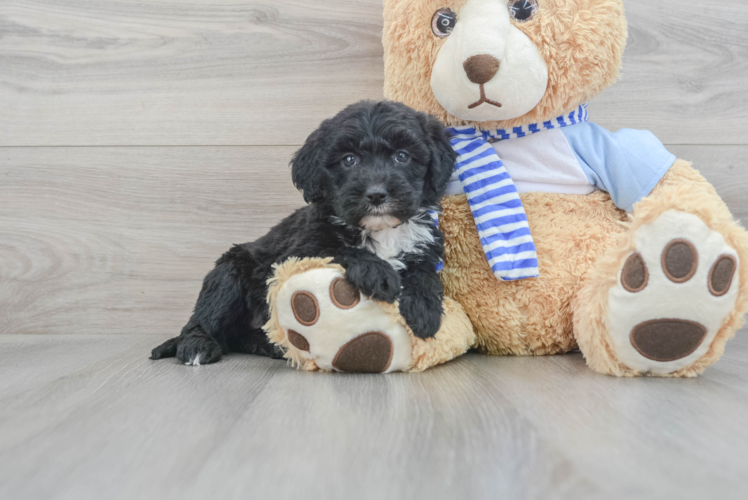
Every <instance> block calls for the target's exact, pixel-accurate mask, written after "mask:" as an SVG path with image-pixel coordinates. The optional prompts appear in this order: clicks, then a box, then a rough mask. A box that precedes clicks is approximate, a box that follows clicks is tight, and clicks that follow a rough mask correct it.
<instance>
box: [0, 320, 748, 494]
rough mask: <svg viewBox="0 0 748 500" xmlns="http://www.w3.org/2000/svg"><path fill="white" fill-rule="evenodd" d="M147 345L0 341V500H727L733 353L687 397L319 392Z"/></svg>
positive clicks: (463, 380) (437, 373) (537, 376)
mask: <svg viewBox="0 0 748 500" xmlns="http://www.w3.org/2000/svg"><path fill="white" fill-rule="evenodd" d="M159 340H161V338H160V337H153V336H146V335H70V336H61V335H46V336H45V335H5V336H0V349H2V352H3V363H2V364H0V464H2V466H1V467H0V498H3V499H14V500H15V499H26V498H39V499H89V498H90V499H107V500H119V499H122V500H128V499H146V498H148V499H151V498H152V499H171V498H174V499H203V498H221V499H224V498H228V499H237V500H238V499H255V498H256V499H272V498H282V499H296V498H314V499H316V498H320V499H330V498H332V499H384V498H398V499H399V498H403V499H413V498H425V499H439V500H441V499H462V498H486V499H527V498H537V499H567V498H568V499H575V500H577V499H599V498H606V499H610V498H626V499H632V498H648V499H663V500H666V499H667V500H669V499H673V498H678V499H705V498H715V499H720V500H724V499H736V500H737V499H745V498H746V495H745V493H746V491H747V490H746V486H747V478H748V460H746V457H747V456H748V454H747V452H748V425H746V422H747V421H748V420H747V419H746V417H748V385H747V384H746V377H748V363H746V359H748V335H743V336H741V337H740V338H738V339H737V340H735V341H733V342H732V344H730V349H729V350H728V352H727V354H726V355H725V357H724V359H722V361H720V363H719V364H717V365H715V366H714V367H713V368H711V369H710V370H709V371H708V372H707V374H706V375H705V376H703V377H702V378H699V379H696V380H657V379H636V380H621V379H615V378H611V377H606V376H603V375H596V374H594V373H592V372H591V371H590V370H589V369H588V368H587V367H586V366H585V364H584V360H583V359H582V357H581V355H579V354H571V355H566V356H554V357H544V358H494V357H488V356H480V355H467V356H465V357H463V358H461V359H459V360H457V361H455V362H453V363H449V364H447V365H445V366H442V367H438V368H435V369H433V370H430V371H427V372H425V373H422V374H418V375H405V374H393V375H386V376H367V375H322V376H320V375H319V374H310V373H304V372H297V371H294V370H291V369H290V368H289V367H288V366H287V365H286V364H285V363H284V362H283V361H273V360H270V359H266V358H258V357H253V356H246V355H232V356H229V357H227V358H226V359H225V360H224V361H222V362H221V363H219V364H216V365H208V366H201V367H198V368H192V367H190V368H187V367H185V366H183V365H181V364H178V363H177V362H176V361H174V360H168V361H164V362H153V361H150V360H147V359H146V358H145V356H144V353H145V352H147V351H148V349H149V348H150V347H152V346H153V345H154V344H155V343H156V342H158V341H159Z"/></svg>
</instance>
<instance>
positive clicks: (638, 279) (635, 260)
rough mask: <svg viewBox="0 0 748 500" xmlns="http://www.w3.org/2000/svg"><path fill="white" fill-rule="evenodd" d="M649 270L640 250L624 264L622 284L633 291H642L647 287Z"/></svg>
mask: <svg viewBox="0 0 748 500" xmlns="http://www.w3.org/2000/svg"><path fill="white" fill-rule="evenodd" d="M648 281H649V271H647V264H645V263H644V259H642V256H641V254H639V253H638V252H637V253H635V254H633V255H631V256H630V257H629V258H628V259H627V260H626V264H624V266H623V272H622V273H621V284H622V285H623V288H625V289H626V290H628V291H629V292H631V293H636V292H641V291H642V290H644V289H645V288H646V287H647V282H648Z"/></svg>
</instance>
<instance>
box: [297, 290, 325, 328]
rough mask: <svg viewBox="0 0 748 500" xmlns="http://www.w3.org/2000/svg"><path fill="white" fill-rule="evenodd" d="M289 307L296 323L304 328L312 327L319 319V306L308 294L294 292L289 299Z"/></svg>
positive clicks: (312, 296)
mask: <svg viewBox="0 0 748 500" xmlns="http://www.w3.org/2000/svg"><path fill="white" fill-rule="evenodd" d="M291 307H292V308H293V314H294V316H296V321H298V322H299V323H301V324H302V325H304V326H312V325H313V324H315V323H316V322H317V320H318V319H319V304H318V303H317V299H316V298H315V297H314V295H312V294H311V293H309V292H305V291H301V292H296V293H295V294H294V295H293V298H292V299H291Z"/></svg>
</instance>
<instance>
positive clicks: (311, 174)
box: [291, 120, 330, 203]
mask: <svg viewBox="0 0 748 500" xmlns="http://www.w3.org/2000/svg"><path fill="white" fill-rule="evenodd" d="M329 124H330V120H325V121H324V122H322V125H320V126H319V128H318V129H317V130H315V131H314V132H312V133H311V135H310V136H309V137H308V138H307V140H306V142H305V143H304V145H303V146H302V147H301V149H299V150H298V151H297V152H296V153H294V155H293V158H292V159H291V180H292V181H293V184H294V186H296V189H298V190H299V191H301V192H302V193H303V194H304V201H306V202H307V203H315V202H319V201H322V200H324V199H325V197H326V193H327V185H328V183H329V181H330V179H329V177H328V175H327V171H326V169H325V162H326V161H327V153H328V150H327V148H328V141H327V136H328V134H327V129H328V128H329Z"/></svg>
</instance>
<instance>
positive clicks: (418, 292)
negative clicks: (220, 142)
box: [151, 101, 455, 364]
mask: <svg viewBox="0 0 748 500" xmlns="http://www.w3.org/2000/svg"><path fill="white" fill-rule="evenodd" d="M454 162H455V153H454V151H453V150H452V147H451V146H450V143H449V138H448V137H447V135H446V134H445V132H444V127H443V125H442V124H441V123H440V122H439V121H438V120H437V119H436V118H434V117H432V116H430V115H426V114H424V113H419V112H416V111H413V110H412V109H410V108H408V107H407V106H404V105H402V104H398V103H394V102H388V101H384V102H371V101H364V102H360V103H357V104H353V105H351V106H349V107H348V108H346V109H345V110H343V111H342V112H340V113H339V114H338V115H337V116H335V117H334V118H331V119H329V120H326V121H324V122H323V123H322V125H321V126H320V127H319V128H318V129H317V130H316V131H314V132H313V133H312V134H311V135H310V136H309V138H308V139H307V141H306V143H305V144H304V146H303V147H302V148H301V149H300V150H299V151H298V152H297V153H296V154H295V155H294V157H293V160H292V161H291V166H292V178H293V182H294V184H295V185H296V187H297V188H299V189H300V190H301V191H303V194H304V199H305V200H306V202H307V203H308V205H307V206H305V207H304V208H301V209H299V210H297V211H296V212H294V213H293V214H292V215H290V216H289V217H287V218H286V219H284V220H283V221H282V222H281V223H280V224H278V225H277V226H275V227H274V228H273V229H271V230H270V232H269V233H268V234H267V235H265V236H263V237H262V238H260V239H258V240H256V241H254V242H252V243H245V244H242V245H235V246H234V247H233V248H232V249H230V250H229V251H228V252H226V253H225V254H224V255H223V256H222V257H221V258H220V259H218V261H217V262H216V266H215V268H214V269H213V270H212V271H211V272H210V273H208V275H207V276H206V277H205V281H204V282H203V287H202V290H201V291H200V295H199V298H198V300H197V304H196V306H195V311H194V313H193V315H192V317H191V318H190V320H189V322H188V323H187V325H186V326H185V327H184V328H183V329H182V332H181V334H180V336H179V337H176V338H173V339H171V340H168V341H166V342H165V343H164V344H162V345H160V346H159V347H157V348H155V349H154V350H153V352H152V356H151V359H161V358H166V357H173V356H176V357H177V358H178V359H179V360H180V361H182V362H184V363H188V364H191V363H200V364H205V363H213V362H215V361H218V360H219V359H220V358H221V356H222V355H223V354H224V353H227V352H244V353H251V354H261V355H265V356H272V357H280V356H281V355H282V353H281V352H279V350H278V349H277V348H275V347H274V346H273V345H271V344H270V343H269V342H268V340H267V338H266V336H265V332H264V331H263V330H262V326H263V325H264V324H265V322H266V321H267V320H268V306H267V303H266V300H265V297H266V295H267V284H266V283H267V280H268V278H270V277H271V274H272V266H273V264H276V263H280V262H283V261H285V260H287V259H288V258H289V257H302V258H303V257H333V258H334V261H335V262H337V263H339V264H340V265H342V266H343V267H344V268H345V269H346V279H347V280H348V281H349V282H350V283H351V284H353V285H354V286H356V287H358V288H359V289H360V290H361V291H362V293H364V294H365V295H368V296H370V297H373V298H375V299H377V300H382V301H386V302H389V303H392V302H394V301H395V300H397V299H399V300H400V311H401V313H402V314H403V317H404V318H405V319H406V321H407V322H408V324H409V325H410V326H411V328H412V330H413V332H414V333H415V334H416V335H418V336H419V337H421V338H427V337H432V336H433V335H434V334H435V333H436V331H437V330H438V329H439V324H440V321H441V315H442V298H443V294H444V291H443V288H442V284H441V281H440V280H439V277H438V275H437V273H436V271H435V265H436V264H437V263H438V262H439V260H440V259H441V257H442V254H443V250H444V242H443V238H442V235H441V233H440V232H439V230H438V229H437V228H436V227H435V226H434V225H433V224H432V223H431V220H430V218H429V215H428V212H427V211H428V210H429V209H437V210H438V208H439V199H440V198H441V196H442V195H443V193H444V190H445V188H446V185H447V182H448V180H449V177H450V175H451V174H452V172H453V171H454ZM367 217H374V219H373V220H375V221H381V220H382V218H385V217H386V218H387V221H388V222H389V223H390V226H389V227H391V225H392V224H391V221H393V220H395V221H396V223H397V224H417V225H419V226H418V227H419V229H420V231H419V232H417V234H418V235H425V237H423V238H421V239H420V240H419V241H416V242H415V244H413V245H411V246H410V247H408V248H409V251H408V252H400V253H399V254H397V255H388V256H386V257H385V258H386V259H388V260H384V259H383V258H382V257H381V256H379V255H378V253H377V252H378V250H377V244H378V243H377V241H375V239H373V236H375V234H374V233H375V231H374V230H373V229H372V228H371V227H369V226H368V225H367V224H368V223H367V220H369V219H367ZM369 222H370V220H369ZM395 225H396V224H395ZM424 228H428V229H424Z"/></svg>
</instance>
